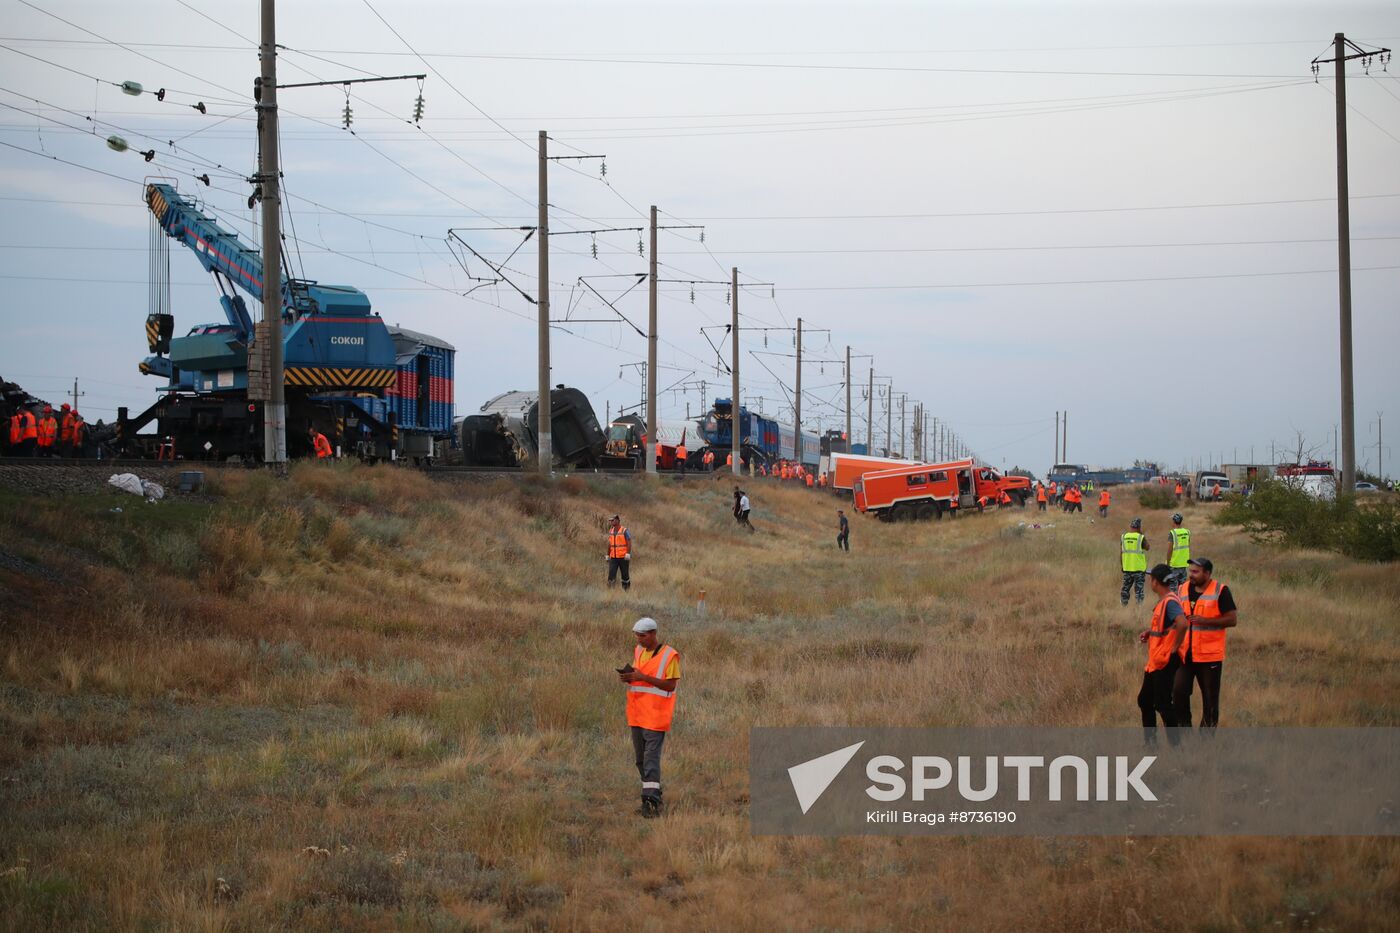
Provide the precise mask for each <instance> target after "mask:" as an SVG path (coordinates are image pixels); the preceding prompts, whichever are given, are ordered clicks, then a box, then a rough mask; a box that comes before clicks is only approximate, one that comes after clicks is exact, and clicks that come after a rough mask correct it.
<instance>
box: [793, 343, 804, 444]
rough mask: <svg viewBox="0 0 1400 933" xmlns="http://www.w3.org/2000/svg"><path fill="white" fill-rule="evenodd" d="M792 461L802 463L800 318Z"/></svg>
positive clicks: (794, 393) (794, 394)
mask: <svg viewBox="0 0 1400 933" xmlns="http://www.w3.org/2000/svg"><path fill="white" fill-rule="evenodd" d="M792 459H793V460H794V461H795V462H797V463H801V462H802V318H798V319H797V390H796V391H795V392H793V393H792Z"/></svg>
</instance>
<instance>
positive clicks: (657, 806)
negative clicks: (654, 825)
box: [637, 797, 661, 820]
mask: <svg viewBox="0 0 1400 933" xmlns="http://www.w3.org/2000/svg"><path fill="white" fill-rule="evenodd" d="M637 812H638V813H640V814H641V815H642V818H643V819H647V820H654V819H656V818H657V817H658V816H660V815H661V801H660V800H657V799H656V798H655V797H643V798H642V808H641V809H640V810H638V811H637Z"/></svg>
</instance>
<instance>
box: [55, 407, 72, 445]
mask: <svg viewBox="0 0 1400 933" xmlns="http://www.w3.org/2000/svg"><path fill="white" fill-rule="evenodd" d="M58 439H59V440H60V441H62V442H63V443H65V444H66V443H68V442H69V441H71V440H72V439H73V413H72V412H71V411H66V412H64V413H63V421H62V423H61V424H60V425H59V429H58Z"/></svg>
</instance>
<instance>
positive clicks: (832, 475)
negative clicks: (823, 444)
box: [817, 453, 918, 492]
mask: <svg viewBox="0 0 1400 933" xmlns="http://www.w3.org/2000/svg"><path fill="white" fill-rule="evenodd" d="M917 462H918V461H915V460H900V459H897V458H894V457H867V456H863V455H861V454H842V453H832V454H828V455H826V456H825V457H822V458H821V462H820V463H819V464H818V467H817V471H818V473H819V474H821V473H825V474H826V483H827V486H828V487H830V488H831V489H834V490H836V491H837V492H850V491H851V490H852V489H854V488H855V483H856V480H857V479H859V478H860V477H861V476H862V475H864V474H866V473H870V472H874V471H876V470H890V469H894V468H895V467H903V466H915V465H916V464H917Z"/></svg>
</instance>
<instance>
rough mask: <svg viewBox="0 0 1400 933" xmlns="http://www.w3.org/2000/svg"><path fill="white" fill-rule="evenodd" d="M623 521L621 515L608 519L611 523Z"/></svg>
mask: <svg viewBox="0 0 1400 933" xmlns="http://www.w3.org/2000/svg"><path fill="white" fill-rule="evenodd" d="M621 520H622V516H621V515H614V516H613V517H612V518H610V519H608V521H610V522H616V521H621Z"/></svg>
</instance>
